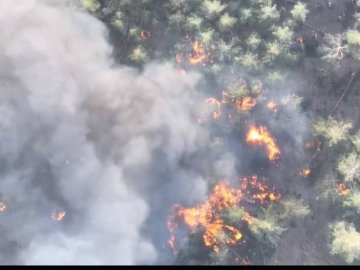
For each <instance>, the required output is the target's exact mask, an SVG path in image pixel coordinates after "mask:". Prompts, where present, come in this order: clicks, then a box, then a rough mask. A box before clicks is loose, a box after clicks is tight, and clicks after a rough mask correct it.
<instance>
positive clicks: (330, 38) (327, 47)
mask: <svg viewBox="0 0 360 270" xmlns="http://www.w3.org/2000/svg"><path fill="white" fill-rule="evenodd" d="M323 42H324V43H323V45H322V46H321V47H320V51H321V53H322V55H323V56H322V58H323V59H324V60H326V61H329V62H336V61H339V60H341V59H343V58H344V56H345V55H346V54H347V53H348V52H349V47H348V45H346V44H344V41H343V35H342V34H335V35H332V34H325V36H324V38H323Z"/></svg>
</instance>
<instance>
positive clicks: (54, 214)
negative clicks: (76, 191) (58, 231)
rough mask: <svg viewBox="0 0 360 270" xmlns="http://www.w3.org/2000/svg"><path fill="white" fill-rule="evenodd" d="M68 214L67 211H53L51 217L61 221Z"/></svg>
mask: <svg viewBox="0 0 360 270" xmlns="http://www.w3.org/2000/svg"><path fill="white" fill-rule="evenodd" d="M65 215H66V212H65V211H55V210H54V211H53V212H52V213H51V218H52V219H53V220H54V221H61V220H63V219H64V217H65Z"/></svg>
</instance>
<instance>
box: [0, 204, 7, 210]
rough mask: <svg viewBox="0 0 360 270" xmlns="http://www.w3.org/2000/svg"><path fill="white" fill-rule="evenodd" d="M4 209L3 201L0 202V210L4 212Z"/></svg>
mask: <svg viewBox="0 0 360 270" xmlns="http://www.w3.org/2000/svg"><path fill="white" fill-rule="evenodd" d="M5 210H6V204H5V203H3V202H0V212H4V211H5Z"/></svg>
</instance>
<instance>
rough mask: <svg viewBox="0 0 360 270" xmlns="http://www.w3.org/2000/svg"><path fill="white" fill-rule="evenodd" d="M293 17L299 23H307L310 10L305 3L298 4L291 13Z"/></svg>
mask: <svg viewBox="0 0 360 270" xmlns="http://www.w3.org/2000/svg"><path fill="white" fill-rule="evenodd" d="M290 13H291V15H292V17H293V18H294V19H295V20H296V21H298V22H305V19H306V16H307V14H308V13H309V10H308V9H307V7H306V4H305V3H302V2H297V3H296V4H295V5H294V7H293V9H292V10H291V11H290Z"/></svg>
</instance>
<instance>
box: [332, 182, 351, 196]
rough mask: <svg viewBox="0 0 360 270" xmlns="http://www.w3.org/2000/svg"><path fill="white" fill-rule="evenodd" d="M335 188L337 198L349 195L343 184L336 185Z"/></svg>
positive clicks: (348, 190)
mask: <svg viewBox="0 0 360 270" xmlns="http://www.w3.org/2000/svg"><path fill="white" fill-rule="evenodd" d="M335 188H336V192H337V194H338V195H339V196H346V195H348V194H349V193H350V189H348V188H347V187H346V186H345V184H343V183H340V184H336V185H335Z"/></svg>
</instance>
